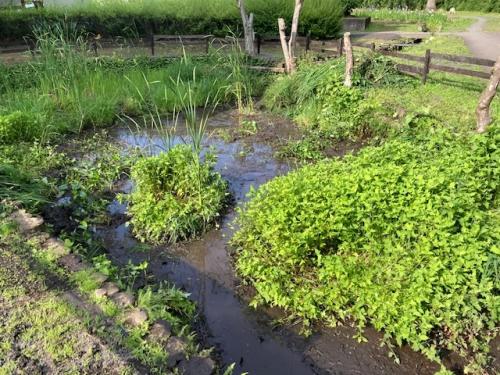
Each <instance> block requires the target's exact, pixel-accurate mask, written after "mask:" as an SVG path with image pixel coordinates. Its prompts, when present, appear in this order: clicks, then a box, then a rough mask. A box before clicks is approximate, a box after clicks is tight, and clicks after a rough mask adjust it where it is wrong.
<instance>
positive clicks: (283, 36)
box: [278, 18, 291, 73]
mask: <svg viewBox="0 0 500 375" xmlns="http://www.w3.org/2000/svg"><path fill="white" fill-rule="evenodd" d="M278 30H279V33H280V41H281V48H282V49H283V55H284V56H285V70H286V72H287V73H290V68H291V64H290V52H289V50H288V44H287V43H286V24H285V20H284V19H283V18H278Z"/></svg>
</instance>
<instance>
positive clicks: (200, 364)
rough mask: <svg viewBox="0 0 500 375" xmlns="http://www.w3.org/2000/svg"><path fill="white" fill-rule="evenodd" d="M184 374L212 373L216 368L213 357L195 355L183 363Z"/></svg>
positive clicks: (204, 374)
mask: <svg viewBox="0 0 500 375" xmlns="http://www.w3.org/2000/svg"><path fill="white" fill-rule="evenodd" d="M181 369H182V371H181V372H182V374H184V375H212V374H213V372H214V370H215V362H214V361H213V360H212V359H211V358H205V357H193V358H191V359H190V360H189V361H186V362H183V363H182V364H181Z"/></svg>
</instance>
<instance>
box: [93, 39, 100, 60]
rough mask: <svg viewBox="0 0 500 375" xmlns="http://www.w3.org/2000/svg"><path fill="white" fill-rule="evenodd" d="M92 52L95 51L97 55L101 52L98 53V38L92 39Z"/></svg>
mask: <svg viewBox="0 0 500 375" xmlns="http://www.w3.org/2000/svg"><path fill="white" fill-rule="evenodd" d="M92 52H94V56H95V57H98V56H99V54H98V53H97V41H96V40H93V41H92Z"/></svg>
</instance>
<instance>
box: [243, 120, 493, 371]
mask: <svg viewBox="0 0 500 375" xmlns="http://www.w3.org/2000/svg"><path fill="white" fill-rule="evenodd" d="M432 133H433V130H432V129H428V131H427V134H432ZM409 138H410V137H409ZM499 144H500V131H499V129H498V127H496V128H492V129H491V131H490V132H489V133H488V134H486V135H474V136H471V137H469V138H464V139H462V138H459V137H457V136H454V135H451V134H448V133H446V132H444V133H443V134H436V135H431V136H425V137H421V139H417V140H415V139H411V138H410V140H409V139H400V140H393V141H389V142H387V143H386V144H385V145H383V146H381V147H369V148H366V149H365V150H364V151H362V152H361V153H360V154H359V155H357V156H349V157H346V158H345V159H343V160H334V161H326V162H321V163H319V164H317V165H312V166H307V167H304V168H302V169H299V170H297V171H295V172H293V173H290V174H289V175H287V176H285V177H279V178H277V179H274V180H272V181H271V182H269V183H267V184H265V185H263V186H262V187H261V188H259V189H258V190H257V191H254V192H252V193H251V200H250V201H249V202H248V203H247V204H246V205H245V206H244V207H243V209H241V210H240V212H239V217H238V218H237V223H236V227H238V228H239V230H238V232H237V233H236V235H235V236H234V238H233V244H234V245H235V246H236V248H237V249H238V252H237V270H238V272H239V274H240V275H242V276H243V277H244V278H245V279H246V280H247V281H248V282H249V283H251V284H252V285H253V286H254V287H255V288H256V291H257V297H256V299H255V301H254V303H255V304H261V303H269V304H271V305H274V306H279V307H282V308H285V309H286V310H288V311H289V313H290V314H292V315H295V316H298V317H300V318H302V319H304V321H305V322H306V323H308V322H312V321H318V320H319V321H323V322H326V323H330V324H336V323H337V322H338V321H339V320H340V321H342V320H354V321H355V322H356V323H357V325H358V327H359V328H360V329H362V328H364V327H365V326H366V325H368V324H372V325H373V326H374V327H375V328H376V329H378V330H381V331H383V332H384V333H385V338H386V340H387V342H388V341H389V340H391V339H392V340H394V342H395V343H397V344H398V345H401V344H403V343H408V344H409V345H410V346H411V347H412V348H413V349H414V350H420V351H422V352H423V353H425V354H426V355H427V356H428V357H430V358H431V359H433V360H437V361H439V353H440V350H441V349H446V350H455V351H456V352H458V353H459V354H460V355H461V356H463V357H464V358H465V359H466V360H467V361H468V365H467V368H466V369H467V371H469V372H466V373H483V372H482V370H481V368H485V367H486V366H487V365H488V361H487V359H486V358H487V355H486V353H487V351H488V342H489V340H490V339H491V338H492V337H493V336H494V332H495V327H497V326H498V323H499V312H500V297H499V294H498V291H499V289H498V288H499V285H500V283H499V279H498V275H499V273H498V271H499V270H498V264H499V263H498V262H499V260H500V248H499V246H498V245H499V243H500V216H499V212H498V208H499V205H498V204H499V199H498V192H499V188H500V170H499V168H498V166H499V165H500V152H499V151H500V149H499V148H498V145H499Z"/></svg>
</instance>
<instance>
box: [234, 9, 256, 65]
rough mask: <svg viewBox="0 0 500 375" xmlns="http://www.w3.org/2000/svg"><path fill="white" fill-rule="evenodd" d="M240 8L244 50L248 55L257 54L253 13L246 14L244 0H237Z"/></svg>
mask: <svg viewBox="0 0 500 375" xmlns="http://www.w3.org/2000/svg"><path fill="white" fill-rule="evenodd" d="M237 1H238V8H240V14H241V20H242V21H243V31H244V33H245V52H246V53H248V54H249V55H250V56H255V55H256V54H257V52H256V48H255V31H254V28H253V20H254V16H253V13H250V15H248V14H247V11H246V9H245V0H237Z"/></svg>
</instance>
